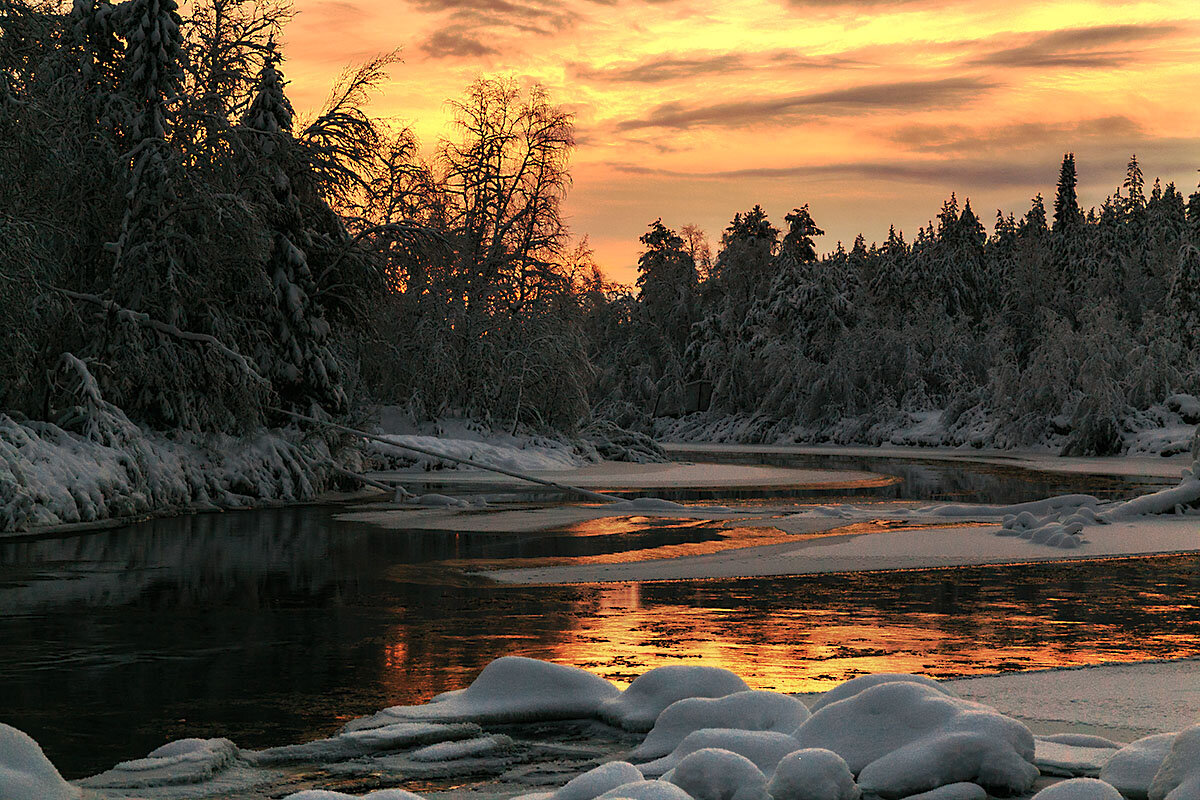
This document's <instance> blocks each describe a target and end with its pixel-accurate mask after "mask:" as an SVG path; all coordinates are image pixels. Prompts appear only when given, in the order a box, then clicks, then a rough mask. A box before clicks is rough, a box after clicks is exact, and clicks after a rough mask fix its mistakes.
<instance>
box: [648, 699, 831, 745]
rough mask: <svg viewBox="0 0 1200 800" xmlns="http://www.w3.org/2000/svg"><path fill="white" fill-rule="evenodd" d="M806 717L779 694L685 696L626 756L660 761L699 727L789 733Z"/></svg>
mask: <svg viewBox="0 0 1200 800" xmlns="http://www.w3.org/2000/svg"><path fill="white" fill-rule="evenodd" d="M808 717H809V712H808V708H807V707H806V706H805V705H804V704H803V703H801V702H800V701H799V700H797V699H796V698H794V697H790V696H788V695H786V694H780V693H779V692H763V691H748V692H734V693H733V694H729V695H725V696H724V697H715V698H714V697H688V698H685V699H683V700H677V701H676V702H674V703H672V704H671V705H669V706H667V707H666V709H664V710H663V712H662V713H661V714H659V715H658V719H657V720H656V721H655V723H654V728H653V729H651V731H650V733H648V734H646V738H645V739H644V740H643V741H642V743H641V744H640V745H638V746H637V747H636V748H634V749H633V752H632V753H630V756H632V757H633V758H635V759H642V760H644V759H651V758H660V757H662V756H665V755H667V754H668V753H670V752H671V751H672V750H674V749H675V748H676V747H677V746H678V745H679V743H680V742H682V741H683V739H684V737H685V736H687V735H688V734H689V733H692V732H693V731H698V730H700V729H701V728H736V729H738V730H743V731H776V732H778V733H791V732H792V731H794V730H796V728H797V727H798V726H799V725H800V724H801V723H803V722H804V721H805V720H806V719H808Z"/></svg>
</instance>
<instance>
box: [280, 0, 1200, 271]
mask: <svg viewBox="0 0 1200 800" xmlns="http://www.w3.org/2000/svg"><path fill="white" fill-rule="evenodd" d="M295 2H296V9H297V11H298V12H299V13H298V15H297V17H296V19H295V21H293V22H292V23H291V25H290V26H289V28H288V32H287V41H286V45H285V53H286V55H287V58H288V63H287V64H286V65H285V70H286V72H287V76H288V78H289V80H290V81H291V87H290V93H291V97H292V99H293V102H294V103H295V105H296V107H297V108H298V109H311V108H314V107H316V106H318V105H320V103H321V100H322V99H323V97H324V94H325V92H326V91H327V88H328V86H329V84H330V83H331V82H332V81H333V79H334V78H336V76H337V74H338V73H339V72H340V71H341V69H342V68H343V67H344V66H345V65H346V64H347V63H349V62H356V61H361V60H363V59H365V58H367V57H369V56H371V55H374V54H376V53H379V52H381V51H387V50H391V49H393V48H395V47H402V48H403V58H404V61H403V63H401V64H398V65H397V66H395V67H394V68H393V70H392V80H391V82H390V83H389V84H388V85H387V87H386V88H385V90H384V92H383V93H382V95H381V96H380V97H378V98H377V100H376V101H375V105H374V107H373V108H374V111H375V112H376V113H377V114H380V115H384V116H395V117H396V118H398V119H400V120H401V121H404V122H406V123H408V124H410V125H411V126H412V127H413V128H414V130H415V131H416V132H417V134H418V135H419V137H420V138H421V140H422V142H423V143H424V144H425V146H427V147H432V146H433V145H434V144H435V143H436V142H437V140H438V138H439V137H441V136H444V135H446V134H447V133H448V129H447V126H446V122H447V119H448V116H449V115H448V110H447V107H446V105H445V100H446V99H447V98H451V97H456V96H458V95H460V94H461V92H462V90H463V89H464V88H465V87H466V86H467V84H469V83H470V82H471V80H472V79H473V78H474V77H476V76H477V75H479V74H485V75H511V76H516V77H517V78H518V79H520V80H522V81H528V82H539V83H541V84H543V85H544V86H546V87H547V88H548V89H549V91H550V94H551V98H552V99H553V100H554V101H555V102H557V103H559V104H561V105H563V106H565V107H567V108H569V109H570V110H572V111H574V112H575V114H576V120H577V136H578V139H579V147H578V150H577V151H576V154H575V159H574V165H573V170H572V173H573V176H574V188H573V189H572V191H571V194H570V195H569V197H568V201H567V206H566V210H567V213H568V215H569V217H570V223H571V227H572V230H573V232H574V233H575V235H577V236H582V235H583V234H588V235H589V236H590V238H591V242H592V245H593V247H594V248H595V250H596V252H597V255H598V258H599V260H600V263H601V265H602V266H603V267H604V269H605V271H606V273H608V274H609V275H610V276H611V277H612V278H614V279H617V280H620V281H625V282H631V281H632V280H633V279H634V277H635V276H636V269H635V264H636V259H637V255H638V252H639V244H638V241H637V237H638V236H640V235H641V234H642V233H643V232H644V231H645V229H646V225H647V224H648V223H650V222H651V221H653V220H654V218H655V217H658V216H661V217H662V218H663V221H664V222H665V223H666V224H668V225H671V226H674V227H679V226H682V225H684V224H686V223H689V222H690V223H695V224H698V225H699V226H701V227H702V228H703V229H704V230H705V231H707V232H708V235H709V238H710V239H711V240H713V242H714V244H715V242H716V241H717V240H718V239H719V238H720V234H721V231H722V229H723V228H724V227H725V226H726V225H727V224H728V221H729V219H730V218H731V217H732V216H733V214H734V212H735V211H741V210H745V209H747V208H749V207H750V206H752V205H753V204H755V203H760V204H762V205H763V207H764V208H766V209H767V211H768V213H769V214H770V215H771V218H772V220H773V221H774V222H775V223H776V225H777V226H779V225H781V224H782V221H783V215H784V214H785V213H787V211H788V210H790V209H791V208H792V207H794V206H798V205H801V204H803V203H808V204H809V206H810V208H811V210H812V213H813V217H814V218H815V220H816V221H817V223H818V224H819V225H820V226H821V227H823V228H824V229H825V230H826V231H827V233H828V236H826V237H825V238H824V239H823V240H821V241H820V242H819V243H818V244H819V245H820V246H821V247H822V248H823V249H825V250H828V249H832V248H833V246H834V244H835V243H836V241H837V240H839V239H841V240H844V241H846V242H847V243H849V242H850V241H851V240H853V238H854V235H855V233H857V232H859V231H862V232H863V234H864V235H865V236H866V238H867V241H868V242H870V241H873V240H880V239H882V238H884V237H886V235H887V228H888V225H889V223H893V222H894V223H896V224H897V226H898V227H900V228H901V229H902V230H904V231H905V233H906V235H907V236H908V238H909V239H910V240H911V238H912V234H913V233H914V232H915V230H916V228H917V227H918V226H919V225H921V224H924V223H925V222H926V221H927V220H929V219H930V218H932V217H933V216H934V215H935V214H936V212H937V210H938V208H939V207H940V204H941V201H942V200H943V199H944V198H945V197H947V196H948V195H949V193H950V192H951V191H956V192H958V195H959V197H960V199H961V198H962V197H964V196H968V197H970V199H971V201H972V205H973V206H974V208H975V210H976V212H977V213H978V214H979V215H980V216H981V217H983V218H984V219H985V221H987V222H988V223H990V222H991V220H992V219H993V218H994V215H995V211H996V208H997V207H1000V208H1003V209H1005V210H1006V211H1008V210H1013V211H1016V212H1017V213H1018V215H1019V214H1020V213H1022V212H1023V211H1024V210H1025V209H1026V208H1028V205H1029V198H1030V197H1032V196H1033V194H1034V193H1036V192H1038V191H1041V192H1043V193H1044V194H1046V195H1047V196H1048V197H1051V196H1052V194H1053V191H1054V182H1055V179H1056V178H1057V172H1058V164H1059V161H1060V160H1061V158H1062V153H1063V152H1064V151H1066V150H1068V149H1071V150H1074V151H1075V153H1076V158H1077V162H1078V164H1079V171H1080V194H1081V199H1082V200H1083V202H1084V203H1085V204H1086V205H1091V204H1097V203H1099V202H1100V201H1102V200H1103V198H1104V196H1105V195H1107V194H1109V193H1110V192H1111V191H1112V189H1113V187H1115V186H1117V185H1118V184H1119V183H1120V181H1121V178H1122V176H1123V173H1124V169H1125V163H1126V161H1127V160H1128V157H1129V155H1130V153H1134V152H1136V153H1137V155H1138V157H1139V159H1140V160H1141V162H1142V164H1143V169H1144V171H1145V173H1146V176H1147V180H1148V181H1149V180H1152V179H1153V177H1154V176H1161V177H1162V178H1163V180H1164V182H1165V181H1168V180H1174V181H1176V183H1177V184H1178V185H1179V186H1180V188H1181V189H1182V190H1183V191H1184V194H1185V195H1187V194H1190V193H1191V192H1192V191H1193V190H1194V189H1195V188H1196V180H1197V177H1200V176H1197V174H1196V168H1197V167H1200V102H1198V101H1197V98H1198V97H1200V3H1198V2H1196V0H1164V1H1163V2H1130V3H1125V2H1111V1H1109V0H1093V1H1091V2H1047V1H1046V0H1035V1H1033V2H1030V1H1029V0H1000V1H996V0H990V1H989V2H983V0H961V1H959V2H955V1H954V0H945V1H943V2H938V1H936V0H721V1H720V2H715V1H714V0H295Z"/></svg>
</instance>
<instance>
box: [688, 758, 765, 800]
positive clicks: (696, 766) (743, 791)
mask: <svg viewBox="0 0 1200 800" xmlns="http://www.w3.org/2000/svg"><path fill="white" fill-rule="evenodd" d="M671 783H673V784H675V785H676V786H678V787H679V788H680V789H683V790H684V791H685V792H687V793H688V794H689V795H691V796H692V797H694V798H696V800H771V799H770V795H769V794H767V778H766V776H765V775H763V773H762V771H761V770H760V769H759V768H758V767H757V766H755V764H754V762H752V761H751V760H750V759H748V758H745V757H744V756H741V755H739V754H737V753H734V752H730V751H729V750H722V749H719V748H713V747H707V748H704V749H702V750H697V751H696V752H694V753H691V754H690V755H688V756H687V758H685V759H683V760H682V761H680V762H679V766H678V767H676V768H675V772H674V774H673V775H672V776H671Z"/></svg>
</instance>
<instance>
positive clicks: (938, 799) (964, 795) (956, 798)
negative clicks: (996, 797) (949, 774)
mask: <svg viewBox="0 0 1200 800" xmlns="http://www.w3.org/2000/svg"><path fill="white" fill-rule="evenodd" d="M986 798H987V792H986V791H984V788H983V787H982V786H980V785H979V784H978V783H948V784H946V785H945V786H939V787H938V788H936V789H930V790H929V791H928V792H921V793H920V794H910V795H909V796H908V797H906V798H904V800H986Z"/></svg>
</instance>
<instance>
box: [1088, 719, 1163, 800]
mask: <svg viewBox="0 0 1200 800" xmlns="http://www.w3.org/2000/svg"><path fill="white" fill-rule="evenodd" d="M1176 735H1177V734H1175V733H1156V734H1154V735H1153V736H1146V737H1144V738H1141V739H1138V740H1137V741H1135V742H1131V743H1129V744H1127V745H1125V746H1124V747H1122V748H1121V749H1120V750H1118V751H1117V752H1116V753H1114V754H1113V755H1112V757H1111V758H1109V759H1108V762H1107V763H1106V764H1105V765H1104V768H1103V769H1101V770H1100V780H1102V781H1105V782H1106V783H1111V784H1112V785H1113V786H1115V787H1117V790H1118V791H1119V792H1120V793H1121V794H1123V795H1124V796H1125V797H1128V798H1130V800H1146V794H1147V792H1149V791H1150V784H1151V783H1153V782H1154V776H1155V775H1156V774H1158V769H1159V767H1161V766H1162V765H1163V762H1164V761H1166V759H1167V754H1168V753H1170V752H1171V745H1172V744H1174V743H1175V737H1176Z"/></svg>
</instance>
